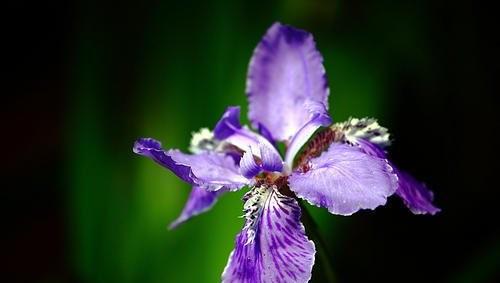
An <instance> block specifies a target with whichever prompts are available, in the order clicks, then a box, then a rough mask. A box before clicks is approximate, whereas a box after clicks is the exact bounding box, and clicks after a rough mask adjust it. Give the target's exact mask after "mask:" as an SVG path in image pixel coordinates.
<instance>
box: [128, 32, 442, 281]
mask: <svg viewBox="0 0 500 283" xmlns="http://www.w3.org/2000/svg"><path fill="white" fill-rule="evenodd" d="M246 84H247V86H246V93H247V96H248V101H249V113H248V118H249V120H250V121H251V124H252V127H253V128H254V129H255V130H256V131H252V130H251V129H250V128H249V127H247V126H242V125H241V123H240V121H239V116H240V108H239V107H228V108H227V110H226V112H225V113H224V114H223V116H222V118H221V119H220V120H219V121H218V123H217V124H216V125H215V127H214V129H213V131H210V130H208V129H206V128H205V129H202V130H201V131H199V132H197V133H194V134H193V138H192V140H191V146H190V151H191V154H186V153H183V152H181V151H179V150H176V149H169V150H166V149H163V148H162V146H161V143H160V142H158V141H156V140H154V139H151V138H142V139H139V140H137V141H136V143H135V145H134V148H133V150H134V152H135V153H137V154H140V155H144V156H147V157H149V158H151V159H152V160H154V161H155V162H157V163H158V164H160V165H161V166H163V167H165V168H167V169H169V170H170V171H172V172H173V173H174V174H175V175H177V176H178V177H179V178H181V179H182V180H184V181H185V182H187V183H189V184H191V185H192V191H191V194H190V196H189V199H188V201H187V204H186V206H185V207H184V209H183V211H182V213H181V215H180V216H179V218H178V219H177V220H175V221H174V222H173V223H172V224H171V226H170V227H171V228H174V227H176V226H178V225H179V224H181V223H183V222H185V221H186V220H188V219H189V218H191V217H193V216H195V215H198V214H200V213H202V212H204V211H206V210H208V209H210V208H211V207H212V206H213V205H214V203H215V202H216V201H217V199H218V198H219V197H220V196H221V195H222V194H224V193H227V192H232V191H237V190H240V189H242V188H244V187H248V188H250V189H249V191H248V192H247V193H246V194H245V196H244V197H243V201H244V205H243V208H244V209H243V211H244V217H245V223H244V226H243V228H242V231H241V232H240V233H239V234H238V235H237V236H236V241H235V248H234V250H233V251H232V252H231V255H230V256H229V260H228V262H227V265H226V267H225V269H224V272H223V274H222V281H223V282H307V281H309V280H310V278H311V270H312V267H313V265H314V259H315V253H316V249H315V245H314V243H313V242H312V241H311V240H309V239H308V237H307V235H306V232H305V228H304V225H303V224H302V223H301V206H300V205H299V200H300V199H302V200H305V201H307V202H308V203H310V204H312V205H315V206H318V207H323V208H326V209H328V211H329V212H330V213H332V214H336V215H351V214H353V213H355V212H357V211H358V210H360V209H375V208H376V207H378V206H381V205H384V204H385V203H386V201H387V198H388V197H389V196H391V195H392V194H394V193H395V194H396V195H397V196H399V197H400V198H401V199H402V200H403V201H404V203H405V204H406V205H407V206H408V207H409V208H410V210H411V211H412V212H413V213H416V214H423V213H428V214H434V213H436V212H437V211H439V209H438V208H436V207H435V206H434V205H433V204H432V198H433V196H432V193H431V191H429V190H428V189H427V188H426V187H425V185H423V184H422V183H420V182H418V181H416V180H415V179H414V178H413V177H411V176H410V175H409V174H407V173H405V172H403V171H401V170H399V169H397V168H396V167H395V166H394V165H393V164H392V163H391V162H390V161H389V160H388V159H387V156H386V152H385V148H386V147H387V146H388V145H389V143H390V139H389V134H388V131H387V129H386V128H384V127H381V126H380V125H379V124H378V123H377V121H376V120H374V119H369V118H363V119H355V118H351V119H349V120H348V121H346V122H342V123H336V124H332V119H331V118H330V116H329V114H328V95H329V89H328V83H327V79H326V75H325V68H324V67H323V58H322V56H321V54H320V53H319V52H318V50H317V49H316V45H315V42H314V39H313V37H312V35H311V34H310V33H308V32H306V31H303V30H300V29H296V28H293V27H290V26H287V25H283V24H280V23H275V24H273V25H272V26H271V27H270V28H269V30H268V31H267V33H266V34H265V35H264V37H263V38H262V40H261V42H260V43H259V44H258V45H257V47H256V48H255V51H254V53H253V57H252V59H251V61H250V65H249V68H248V77H247V83H246ZM278 143H282V144H284V145H285V154H284V157H282V156H281V155H280V152H279V151H278V149H277V148H278V147H277V145H278Z"/></svg>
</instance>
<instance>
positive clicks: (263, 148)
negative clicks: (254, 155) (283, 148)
mask: <svg viewBox="0 0 500 283" xmlns="http://www.w3.org/2000/svg"><path fill="white" fill-rule="evenodd" d="M259 149H260V159H261V161H262V168H263V169H264V170H266V171H268V172H281V170H283V161H282V159H281V156H280V154H279V153H278V151H277V150H276V148H274V147H273V146H272V145H271V144H270V143H262V142H261V143H259Z"/></svg>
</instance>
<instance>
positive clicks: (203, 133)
mask: <svg viewBox="0 0 500 283" xmlns="http://www.w3.org/2000/svg"><path fill="white" fill-rule="evenodd" d="M219 144H220V142H219V141H218V140H217V139H215V138H214V133H213V132H212V131H210V130H209V129H208V128H201V129H200V130H199V131H198V132H193V133H192V138H191V142H190V145H189V151H191V152H192V153H194V154H198V153H201V152H204V151H215V150H216V149H217V147H218V146H219Z"/></svg>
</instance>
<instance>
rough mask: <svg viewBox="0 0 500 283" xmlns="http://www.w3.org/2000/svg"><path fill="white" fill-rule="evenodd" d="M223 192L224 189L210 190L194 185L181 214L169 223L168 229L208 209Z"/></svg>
mask: <svg viewBox="0 0 500 283" xmlns="http://www.w3.org/2000/svg"><path fill="white" fill-rule="evenodd" d="M223 193H224V190H218V191H216V192H210V191H207V190H205V189H203V188H200V187H197V186H194V187H193V189H192V190H191V193H190V194H189V198H188V200H187V202H186V205H185V206H184V208H183V209H182V212H181V215H179V217H178V218H177V219H176V220H174V221H173V222H172V223H171V224H170V225H169V229H175V228H177V227H178V226H179V225H180V224H182V223H184V222H186V221H187V220H189V219H191V218H192V217H194V216H196V215H199V214H201V213H203V212H205V211H208V210H209V209H210V208H212V207H213V206H214V204H215V203H216V202H217V200H218V198H219V196H220V195H221V194H223Z"/></svg>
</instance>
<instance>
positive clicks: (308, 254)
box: [222, 187, 316, 283]
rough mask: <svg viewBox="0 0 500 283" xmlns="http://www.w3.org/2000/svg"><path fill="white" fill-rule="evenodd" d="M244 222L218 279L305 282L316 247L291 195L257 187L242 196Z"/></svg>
mask: <svg viewBox="0 0 500 283" xmlns="http://www.w3.org/2000/svg"><path fill="white" fill-rule="evenodd" d="M245 211H246V223H245V226H244V228H243V230H242V231H241V232H240V233H239V234H238V236H237V237H236V242H235V244H236V247H235V248H234V250H233V251H232V252H231V255H230V256H229V261H228V263H227V265H226V268H225V269H224V273H223V274H222V282H225V283H228V282H232V283H240V282H241V283H254V282H262V283H267V282H307V281H309V279H310V278H311V270H312V266H313V265H314V255H315V253H316V250H315V248H314V243H313V242H312V241H310V240H309V239H308V238H307V236H306V234H305V229H304V226H303V225H302V223H301V222H300V207H299V205H298V204H297V201H296V200H295V199H293V198H290V197H287V196H284V195H282V194H280V193H279V192H278V191H276V190H274V189H271V188H267V187H259V188H254V189H253V190H252V191H250V192H249V193H248V194H247V195H246V202H245Z"/></svg>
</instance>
